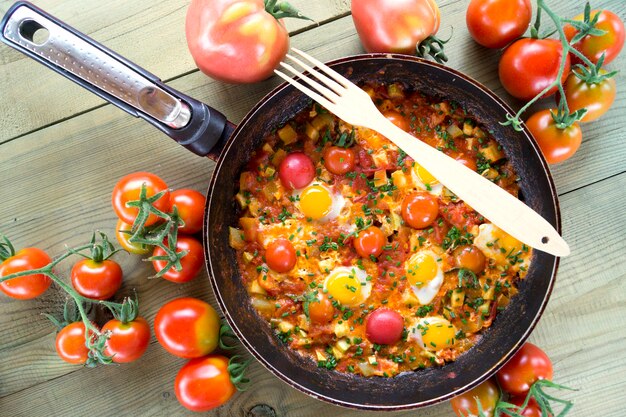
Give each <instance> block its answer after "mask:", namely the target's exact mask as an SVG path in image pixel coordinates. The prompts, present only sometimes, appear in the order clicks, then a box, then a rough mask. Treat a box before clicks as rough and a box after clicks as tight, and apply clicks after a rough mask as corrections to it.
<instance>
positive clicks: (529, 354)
mask: <svg viewBox="0 0 626 417" xmlns="http://www.w3.org/2000/svg"><path fill="white" fill-rule="evenodd" d="M552 374H553V371H552V362H551V361H550V358H549V357H548V355H546V353H545V352H544V351H543V350H541V349H540V348H539V347H537V346H535V345H533V344H532V343H529V342H527V343H525V344H524V345H523V346H522V347H521V349H520V350H519V351H518V352H517V353H516V354H515V355H514V356H513V357H512V358H511V359H510V360H509V361H508V362H507V363H506V364H505V365H504V366H503V367H502V369H500V370H499V371H498V373H497V374H496V377H497V378H498V384H500V387H501V388H502V389H503V390H505V391H506V392H508V393H509V394H513V395H526V393H527V392H528V390H529V389H530V386H531V385H532V384H534V383H535V382H537V381H538V380H540V379H547V380H548V381H552Z"/></svg>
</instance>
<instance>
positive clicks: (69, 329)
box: [56, 321, 89, 364]
mask: <svg viewBox="0 0 626 417" xmlns="http://www.w3.org/2000/svg"><path fill="white" fill-rule="evenodd" d="M56 350H57V354H58V355H59V357H60V358H61V359H63V360H64V361H65V362H68V363H73V364H82V363H85V362H87V359H88V358H89V349H87V346H86V339H85V324H84V323H83V322H82V321H77V322H74V323H70V324H68V325H67V326H65V327H64V328H62V329H61V331H60V332H59V333H58V334H57V339H56Z"/></svg>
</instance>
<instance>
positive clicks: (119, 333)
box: [102, 317, 150, 363]
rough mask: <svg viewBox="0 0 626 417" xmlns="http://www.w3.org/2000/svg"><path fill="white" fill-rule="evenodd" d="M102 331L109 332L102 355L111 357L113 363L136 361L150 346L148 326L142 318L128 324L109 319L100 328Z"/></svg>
mask: <svg viewBox="0 0 626 417" xmlns="http://www.w3.org/2000/svg"><path fill="white" fill-rule="evenodd" d="M102 331H103V332H111V334H110V336H109V338H108V339H107V341H106V344H105V346H104V353H105V355H107V356H112V357H113V362H115V363H127V362H133V361H136V360H137V359H139V358H140V357H141V356H142V355H143V354H144V352H145V351H146V349H147V348H148V344H150V326H149V325H148V322H147V321H146V320H145V319H144V318H143V317H137V318H135V319H134V320H133V321H130V322H128V323H123V322H121V321H120V320H118V319H111V320H109V321H108V322H106V323H105V324H104V326H102Z"/></svg>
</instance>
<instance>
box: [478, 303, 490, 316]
mask: <svg viewBox="0 0 626 417" xmlns="http://www.w3.org/2000/svg"><path fill="white" fill-rule="evenodd" d="M490 307H491V301H488V300H487V301H485V302H484V303H482V304H481V305H480V306H479V307H478V311H480V314H482V315H483V316H486V315H488V314H489V308H490Z"/></svg>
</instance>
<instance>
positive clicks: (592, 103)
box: [564, 70, 616, 122]
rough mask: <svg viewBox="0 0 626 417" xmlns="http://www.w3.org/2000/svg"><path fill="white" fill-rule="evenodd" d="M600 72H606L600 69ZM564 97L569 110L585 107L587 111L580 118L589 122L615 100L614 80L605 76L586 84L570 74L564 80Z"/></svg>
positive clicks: (604, 111)
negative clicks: (602, 78) (597, 81)
mask: <svg viewBox="0 0 626 417" xmlns="http://www.w3.org/2000/svg"><path fill="white" fill-rule="evenodd" d="M600 72H601V73H606V71H604V70H600ZM564 87H565V99H566V100H567V106H568V107H569V110H570V111H571V112H573V111H575V110H578V109H582V108H583V107H584V108H586V109H587V113H585V116H584V117H583V118H582V119H581V120H580V121H581V122H591V121H593V120H596V119H597V118H599V117H600V116H602V115H603V114H604V113H606V112H607V111H609V109H610V108H611V105H613V101H615V90H616V87H615V80H614V79H613V78H605V79H604V80H602V81H600V82H599V83H597V84H587V83H586V82H585V81H583V80H581V79H580V78H578V77H577V76H576V75H574V74H570V76H569V77H567V81H565V85H564Z"/></svg>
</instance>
